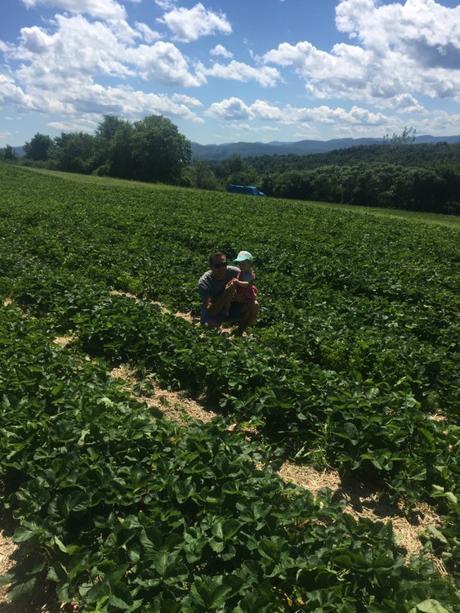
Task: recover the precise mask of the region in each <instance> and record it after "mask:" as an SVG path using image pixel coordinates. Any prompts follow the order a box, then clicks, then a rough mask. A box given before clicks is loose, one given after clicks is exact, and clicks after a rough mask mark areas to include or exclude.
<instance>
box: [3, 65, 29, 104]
mask: <svg viewBox="0 0 460 613" xmlns="http://www.w3.org/2000/svg"><path fill="white" fill-rule="evenodd" d="M0 104H1V105H11V106H14V107H18V108H27V109H33V108H34V103H33V100H32V97H31V96H29V95H27V94H26V93H24V91H23V90H22V88H21V87H19V86H18V85H16V83H15V82H14V79H13V78H12V77H10V76H9V75H5V74H0Z"/></svg>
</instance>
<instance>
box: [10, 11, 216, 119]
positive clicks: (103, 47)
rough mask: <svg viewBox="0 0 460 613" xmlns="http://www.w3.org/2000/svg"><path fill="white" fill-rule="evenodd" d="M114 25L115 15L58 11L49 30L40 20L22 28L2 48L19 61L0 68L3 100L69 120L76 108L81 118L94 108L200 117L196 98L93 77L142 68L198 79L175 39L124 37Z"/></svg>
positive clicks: (190, 82)
mask: <svg viewBox="0 0 460 613" xmlns="http://www.w3.org/2000/svg"><path fill="white" fill-rule="evenodd" d="M118 26H119V24H118V22H116V23H115V22H114V23H103V22H100V21H97V22H89V21H87V20H86V19H85V18H84V17H83V16H81V15H77V16H73V17H69V16H63V15H56V17H55V28H56V29H55V32H54V33H52V34H50V33H48V32H47V31H45V30H44V29H42V28H39V27H37V26H33V27H31V28H23V29H22V30H21V35H20V39H19V42H18V44H17V45H8V46H6V48H4V50H3V52H4V55H5V57H6V58H7V60H10V61H19V62H20V66H19V68H18V69H17V70H16V71H15V72H14V76H12V75H0V103H3V104H5V105H8V104H9V105H12V106H14V107H16V108H27V109H34V110H38V111H42V112H49V113H61V114H64V115H66V116H68V117H71V121H73V122H75V115H76V113H81V114H82V115H83V117H84V118H87V116H88V115H90V114H95V113H98V114H100V113H116V114H121V115H128V116H140V115H142V114H146V113H157V114H158V113H161V114H165V115H168V116H172V117H182V118H185V119H188V120H191V121H197V122H199V121H201V119H200V118H199V117H198V116H197V115H196V113H195V112H194V111H193V109H194V108H196V107H197V106H198V105H199V101H197V100H196V98H191V97H189V96H183V97H182V98H176V99H174V97H170V96H165V95H160V94H155V93H147V92H143V91H140V90H134V89H132V88H131V87H129V86H127V85H119V86H116V87H114V86H112V87H109V86H106V85H100V84H99V83H97V82H96V79H97V78H98V77H99V76H105V77H107V76H108V77H117V78H118V79H122V80H124V81H126V79H127V78H128V77H132V76H138V77H139V76H140V77H142V78H144V79H149V80H152V79H155V80H157V81H159V82H161V83H166V84H168V85H181V86H197V85H200V84H201V83H202V81H203V78H204V77H202V76H200V75H195V74H192V73H191V72H190V71H189V66H188V62H187V60H186V59H185V58H184V56H183V55H182V54H181V52H180V51H179V49H177V47H175V46H174V45H173V44H172V43H167V42H163V41H157V42H156V43H154V44H152V45H147V44H141V45H138V46H135V45H132V44H129V43H127V42H126V41H125V39H124V36H123V33H122V32H120V29H119V27H118ZM64 121H68V120H67V119H65V120H64Z"/></svg>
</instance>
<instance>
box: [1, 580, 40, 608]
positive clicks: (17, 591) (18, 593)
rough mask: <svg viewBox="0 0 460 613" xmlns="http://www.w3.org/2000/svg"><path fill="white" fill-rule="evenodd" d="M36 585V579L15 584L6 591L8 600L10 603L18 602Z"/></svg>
mask: <svg viewBox="0 0 460 613" xmlns="http://www.w3.org/2000/svg"><path fill="white" fill-rule="evenodd" d="M36 583H37V578H36V577H34V578H33V579H29V581H25V582H24V583H18V584H16V585H15V586H14V587H13V588H12V589H11V590H8V598H9V599H10V600H11V602H15V601H16V600H19V599H20V598H22V597H23V596H25V595H26V594H29V593H30V592H31V591H32V590H33V589H34V587H35V585H36Z"/></svg>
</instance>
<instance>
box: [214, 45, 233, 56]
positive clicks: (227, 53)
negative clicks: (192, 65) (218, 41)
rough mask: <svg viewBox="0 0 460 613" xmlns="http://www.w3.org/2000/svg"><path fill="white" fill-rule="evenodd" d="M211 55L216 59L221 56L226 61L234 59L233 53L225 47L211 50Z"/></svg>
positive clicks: (221, 46)
mask: <svg viewBox="0 0 460 613" xmlns="http://www.w3.org/2000/svg"><path fill="white" fill-rule="evenodd" d="M209 55H212V56H214V57H216V56H218V55H220V56H222V57H224V58H226V59H230V58H232V57H233V53H232V52H231V51H228V50H227V49H226V48H225V47H224V46H223V45H216V46H215V47H214V48H213V49H211V51H210V52H209Z"/></svg>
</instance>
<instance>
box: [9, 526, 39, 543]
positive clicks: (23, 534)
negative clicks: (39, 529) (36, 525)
mask: <svg viewBox="0 0 460 613" xmlns="http://www.w3.org/2000/svg"><path fill="white" fill-rule="evenodd" d="M34 535H35V533H34V532H33V531H32V530H29V528H22V527H20V528H16V530H15V531H14V534H13V541H14V542H15V543H25V542H26V541H28V540H30V539H31V538H32V537H33V536H34Z"/></svg>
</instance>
